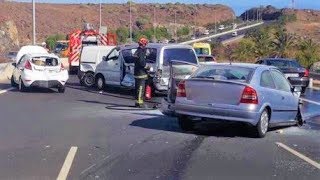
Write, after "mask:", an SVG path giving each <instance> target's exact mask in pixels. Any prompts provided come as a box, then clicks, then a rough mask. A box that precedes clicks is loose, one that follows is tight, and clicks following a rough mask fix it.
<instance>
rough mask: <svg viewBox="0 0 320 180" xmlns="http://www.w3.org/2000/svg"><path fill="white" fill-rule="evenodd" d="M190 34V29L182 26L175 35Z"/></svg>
mask: <svg viewBox="0 0 320 180" xmlns="http://www.w3.org/2000/svg"><path fill="white" fill-rule="evenodd" d="M189 33H190V28H189V27H187V26H184V27H182V28H180V29H178V30H177V35H178V36H179V37H180V36H187V35H189Z"/></svg>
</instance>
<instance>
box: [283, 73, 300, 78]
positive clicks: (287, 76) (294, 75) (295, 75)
mask: <svg viewBox="0 0 320 180" xmlns="http://www.w3.org/2000/svg"><path fill="white" fill-rule="evenodd" d="M285 76H286V78H289V77H299V74H298V73H291V74H285Z"/></svg>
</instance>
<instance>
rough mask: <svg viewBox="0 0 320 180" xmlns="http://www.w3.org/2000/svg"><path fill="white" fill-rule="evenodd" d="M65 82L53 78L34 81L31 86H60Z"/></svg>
mask: <svg viewBox="0 0 320 180" xmlns="http://www.w3.org/2000/svg"><path fill="white" fill-rule="evenodd" d="M64 84H65V83H63V82H60V81H56V80H51V81H33V82H32V83H31V84H30V87H41V88H58V87H62V86H64Z"/></svg>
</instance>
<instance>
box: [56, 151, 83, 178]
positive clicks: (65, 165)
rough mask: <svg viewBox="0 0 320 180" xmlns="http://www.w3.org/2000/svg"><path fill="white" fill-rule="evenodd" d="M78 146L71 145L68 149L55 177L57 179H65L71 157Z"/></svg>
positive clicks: (72, 157) (71, 160)
mask: <svg viewBox="0 0 320 180" xmlns="http://www.w3.org/2000/svg"><path fill="white" fill-rule="evenodd" d="M77 150H78V147H75V146H72V147H71V148H70V150H69V153H68V155H67V157H66V159H65V161H64V163H63V165H62V168H61V170H60V173H59V175H58V177H57V180H66V179H67V176H68V174H69V171H70V168H71V165H72V162H73V159H74V157H75V155H76V153H77Z"/></svg>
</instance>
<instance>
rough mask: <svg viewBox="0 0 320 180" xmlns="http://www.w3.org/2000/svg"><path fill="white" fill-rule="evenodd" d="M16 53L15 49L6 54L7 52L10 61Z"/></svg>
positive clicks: (13, 59)
mask: <svg viewBox="0 0 320 180" xmlns="http://www.w3.org/2000/svg"><path fill="white" fill-rule="evenodd" d="M17 54H18V52H16V51H10V52H9V53H8V54H7V58H8V59H9V60H11V61H15V58H16V57H17Z"/></svg>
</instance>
